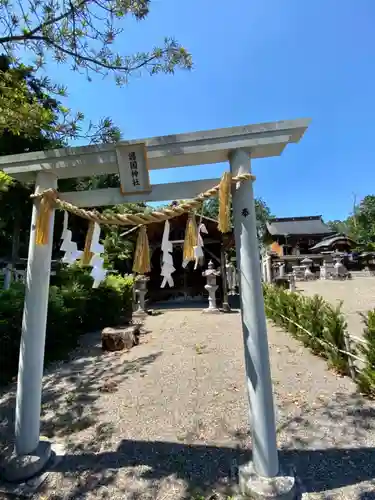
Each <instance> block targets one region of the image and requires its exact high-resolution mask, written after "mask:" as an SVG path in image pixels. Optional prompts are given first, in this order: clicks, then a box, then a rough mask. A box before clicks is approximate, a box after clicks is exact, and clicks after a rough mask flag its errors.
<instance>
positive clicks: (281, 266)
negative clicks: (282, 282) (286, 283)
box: [279, 263, 285, 278]
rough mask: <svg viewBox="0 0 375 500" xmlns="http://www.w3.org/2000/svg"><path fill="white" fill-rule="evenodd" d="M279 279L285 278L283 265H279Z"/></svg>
mask: <svg viewBox="0 0 375 500" xmlns="http://www.w3.org/2000/svg"><path fill="white" fill-rule="evenodd" d="M279 277H280V278H284V277H285V264H284V263H281V264H280V267H279Z"/></svg>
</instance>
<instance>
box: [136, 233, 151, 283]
mask: <svg viewBox="0 0 375 500" xmlns="http://www.w3.org/2000/svg"><path fill="white" fill-rule="evenodd" d="M133 271H134V272H135V273H138V274H146V273H149V272H150V271H151V266H150V247H149V244H148V237H147V229H146V226H141V228H140V230H139V233H138V238H137V245H136V247H135V255H134V264H133Z"/></svg>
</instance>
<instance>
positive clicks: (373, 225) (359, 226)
mask: <svg viewBox="0 0 375 500" xmlns="http://www.w3.org/2000/svg"><path fill="white" fill-rule="evenodd" d="M328 225H329V226H330V227H332V229H333V230H334V231H337V232H338V233H344V234H346V235H348V236H349V237H351V238H353V240H354V241H356V242H357V243H358V244H359V245H360V246H361V247H363V248H364V249H367V250H371V251H373V250H375V196H374V195H367V196H365V197H364V198H363V200H362V201H361V202H360V203H359V204H357V205H355V207H354V209H353V213H352V214H351V215H349V216H348V217H347V218H346V219H345V220H343V221H340V220H335V221H330V222H328Z"/></svg>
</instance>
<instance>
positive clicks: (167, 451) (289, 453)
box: [55, 440, 375, 500]
mask: <svg viewBox="0 0 375 500" xmlns="http://www.w3.org/2000/svg"><path fill="white" fill-rule="evenodd" d="M249 458H250V456H249V455H247V454H246V453H245V452H244V450H241V449H239V448H219V447H214V446H205V445H185V444H177V443H165V442H158V441H156V442H143V441H125V440H124V441H122V442H121V443H120V445H119V446H118V448H117V450H116V451H114V452H106V453H101V454H97V455H96V454H93V453H82V454H80V455H68V456H67V457H66V458H65V460H64V461H63V462H61V463H60V464H59V465H58V471H59V472H61V473H63V474H64V475H68V476H69V475H71V474H75V472H76V471H77V470H79V471H80V474H81V477H83V476H84V475H85V473H87V472H90V474H89V476H87V480H86V483H85V484H80V485H79V486H78V487H77V489H76V490H75V491H74V492H71V493H70V494H71V495H72V494H73V495H74V494H76V495H84V494H85V493H87V492H88V491H92V490H93V489H98V488H103V487H105V486H108V485H109V484H111V483H113V482H114V481H116V476H117V474H118V472H119V470H120V469H125V470H126V469H128V470H127V474H129V475H131V477H132V480H133V482H134V479H136V480H139V479H142V480H143V481H147V483H148V486H147V493H145V491H144V490H143V489H142V491H134V494H133V495H131V494H129V490H130V489H129V486H126V489H124V490H123V492H124V493H125V491H126V492H127V496H126V498H128V499H131V500H136V499H138V498H155V497H156V496H157V493H158V485H159V484H160V482H161V481H162V480H165V479H167V478H170V479H171V478H173V480H174V481H178V480H182V481H183V482H184V484H185V487H186V490H185V496H184V498H186V499H188V498H193V497H194V495H197V493H198V492H199V493H202V494H209V493H212V492H213V491H214V490H217V491H226V492H227V493H228V494H229V493H230V484H231V483H232V484H235V483H236V481H237V479H236V476H237V467H238V465H240V464H242V463H244V462H245V461H246V460H247V459H249ZM281 461H282V463H284V464H288V465H293V467H294V468H295V470H296V474H297V476H298V477H299V478H301V479H302V482H303V486H304V489H305V491H306V492H308V493H312V492H325V491H329V490H333V489H336V488H342V487H345V486H350V485H354V484H357V483H360V482H363V481H368V480H370V479H372V478H373V477H374V476H375V449H374V448H359V449H355V448H353V449H337V448H336V449H329V450H323V449H319V450H283V451H282V452H281ZM130 469H133V470H132V472H130ZM137 469H140V471H137ZM142 471H143V472H142ZM134 476H136V478H135V477H134ZM137 476H138V477H137ZM125 484H127V483H125ZM133 484H134V483H133ZM116 492H118V493H121V491H120V490H116ZM129 495H130V496H129ZM100 497H101V498H102V496H100ZM55 498H56V500H57V499H58V498H59V497H58V496H57V497H55ZM61 498H62V497H61ZM80 498H81V496H80ZM325 498H330V497H329V496H325ZM351 498H358V499H361V500H364V499H375V493H374V492H369V491H363V492H359V493H358V496H357V497H351Z"/></svg>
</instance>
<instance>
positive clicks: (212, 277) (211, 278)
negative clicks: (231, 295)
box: [202, 260, 220, 313]
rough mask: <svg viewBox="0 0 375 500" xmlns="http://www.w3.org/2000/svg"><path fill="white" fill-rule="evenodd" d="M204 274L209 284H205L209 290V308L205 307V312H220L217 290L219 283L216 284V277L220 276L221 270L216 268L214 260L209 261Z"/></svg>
mask: <svg viewBox="0 0 375 500" xmlns="http://www.w3.org/2000/svg"><path fill="white" fill-rule="evenodd" d="M202 276H204V277H205V278H206V279H207V285H205V287H204V288H205V289H206V290H207V291H208V308H207V309H203V312H207V313H218V312H220V311H219V309H218V308H217V307H216V295H215V294H216V290H217V289H218V285H217V284H216V278H217V277H218V276H220V270H216V269H215V268H214V264H213V262H212V260H210V262H209V263H208V269H206V271H203V273H202Z"/></svg>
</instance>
